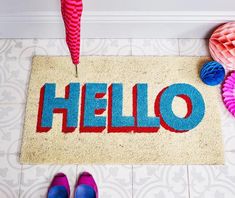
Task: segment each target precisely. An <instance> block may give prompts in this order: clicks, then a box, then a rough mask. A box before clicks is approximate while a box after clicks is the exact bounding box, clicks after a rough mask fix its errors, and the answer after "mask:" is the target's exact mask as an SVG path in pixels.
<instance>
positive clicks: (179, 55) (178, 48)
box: [177, 39, 181, 56]
mask: <svg viewBox="0 0 235 198" xmlns="http://www.w3.org/2000/svg"><path fill="white" fill-rule="evenodd" d="M177 40H178V52H179V56H181V52H180V39H177Z"/></svg>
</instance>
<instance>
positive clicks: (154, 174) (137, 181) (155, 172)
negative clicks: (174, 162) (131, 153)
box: [133, 165, 188, 198]
mask: <svg viewBox="0 0 235 198" xmlns="http://www.w3.org/2000/svg"><path fill="white" fill-rule="evenodd" d="M133 189H134V190H133V194H134V198H158V197H160V198H188V183H187V168H186V166H150V165H148V166H134V172H133Z"/></svg>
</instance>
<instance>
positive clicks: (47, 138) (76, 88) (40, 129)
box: [20, 56, 224, 164]
mask: <svg viewBox="0 0 235 198" xmlns="http://www.w3.org/2000/svg"><path fill="white" fill-rule="evenodd" d="M208 60H210V59H209V58H208V57H112V56H110V57H109V56H106V57H102V56H101V57H82V58H81V63H80V65H79V69H78V78H76V77H75V74H74V72H75V71H74V66H73V65H72V64H71V62H70V61H71V60H70V59H69V57H49V56H36V57H34V58H33V65H32V72H31V79H30V83H29V90H28V98H27V106H26V115H25V123H24V133H23V143H22V149H21V157H20V161H21V163H23V164H43V163H46V164H223V163H224V152H223V143H222V134H221V125H220V113H219V110H218V101H219V100H220V96H219V91H218V89H217V88H215V87H209V86H206V85H205V84H203V83H202V82H201V80H200V78H199V74H198V73H199V68H200V67H201V65H202V64H203V63H205V62H206V61H208Z"/></svg>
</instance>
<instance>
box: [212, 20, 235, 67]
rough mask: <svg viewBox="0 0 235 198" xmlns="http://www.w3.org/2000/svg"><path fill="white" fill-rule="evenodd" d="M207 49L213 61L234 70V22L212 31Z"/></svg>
mask: <svg viewBox="0 0 235 198" xmlns="http://www.w3.org/2000/svg"><path fill="white" fill-rule="evenodd" d="M209 49H210V54H211V56H212V58H213V59H214V60H215V61H217V62H219V63H221V64H222V65H223V66H224V67H225V68H226V69H227V70H235V22H229V23H226V24H224V25H221V26H219V27H218V28H217V29H216V30H215V31H214V32H213V34H212V35H211V38H210V40H209Z"/></svg>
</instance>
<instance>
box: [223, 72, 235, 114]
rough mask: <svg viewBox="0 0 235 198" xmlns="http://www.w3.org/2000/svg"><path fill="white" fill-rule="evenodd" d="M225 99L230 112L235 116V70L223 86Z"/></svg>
mask: <svg viewBox="0 0 235 198" xmlns="http://www.w3.org/2000/svg"><path fill="white" fill-rule="evenodd" d="M222 96H223V101H224V104H225V106H226V107H227V109H228V110H229V112H230V113H231V114H232V115H233V116H234V117H235V72H232V73H231V74H230V75H229V76H228V77H227V78H226V80H225V82H224V84H223V86H222Z"/></svg>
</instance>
